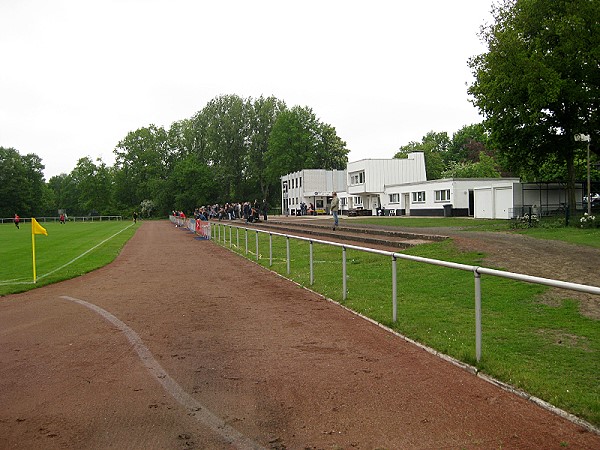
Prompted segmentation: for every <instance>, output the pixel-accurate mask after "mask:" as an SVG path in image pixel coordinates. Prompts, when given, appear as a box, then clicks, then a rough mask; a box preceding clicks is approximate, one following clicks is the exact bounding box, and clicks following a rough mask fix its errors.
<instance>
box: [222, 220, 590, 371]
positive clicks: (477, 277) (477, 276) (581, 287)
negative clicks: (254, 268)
mask: <svg viewBox="0 0 600 450" xmlns="http://www.w3.org/2000/svg"><path fill="white" fill-rule="evenodd" d="M214 228H217V230H216V231H215V230H214ZM226 228H229V247H230V248H231V247H232V246H233V240H232V229H233V228H235V229H236V240H237V248H240V236H239V232H240V229H242V230H244V231H245V247H246V254H248V231H249V228H247V227H240V226H235V225H228V224H221V223H211V236H212V238H213V239H216V240H217V241H218V242H222V243H223V245H226V244H227V233H226ZM221 230H223V233H222V234H221ZM251 230H252V231H254V232H255V233H256V260H257V261H258V259H259V244H258V242H259V239H258V235H259V233H264V234H268V235H269V267H270V266H272V265H273V236H280V237H284V238H285V239H286V265H287V267H286V269H287V274H288V275H289V274H290V272H291V270H290V260H291V258H290V239H296V240H299V241H305V242H308V243H309V246H310V248H309V266H310V285H313V283H314V266H313V244H315V243H316V244H323V245H329V246H333V247H340V248H341V249H342V299H343V300H346V298H347V294H348V290H347V285H346V283H347V279H348V277H347V267H346V266H347V264H346V250H348V249H351V250H358V251H362V252H366V253H374V254H378V255H383V256H387V257H389V258H390V259H391V267H392V280H391V282H392V320H393V321H394V322H396V321H397V319H398V282H397V271H396V262H397V260H398V259H403V260H408V261H413V262H419V263H424V264H431V265H435V266H441V267H447V268H451V269H456V270H462V271H467V272H472V273H473V277H474V285H475V286H474V287H475V353H476V355H475V356H476V358H477V362H479V361H480V360H481V338H482V331H481V275H491V276H495V277H500V278H508V279H511V280H517V281H523V282H526V283H533V284H541V285H545V286H550V287H555V288H561V289H568V290H572V291H579V292H585V293H587V294H595V295H600V287H595V286H588V285H585V284H578V283H571V282H567V281H559V280H552V279H548V278H542V277H535V276H531V275H524V274H520V273H513V272H505V271H502V270H496V269H488V268H486V267H481V266H471V265H467V264H461V263H454V262H449V261H442V260H437V259H431V258H424V257H421V256H413V255H406V254H403V253H396V252H390V251H385V250H377V249H373V248H367V247H360V246H356V245H348V244H340V243H337V242H330V241H323V240H319V239H313V238H307V237H302V236H294V235H290V234H284V233H276V232H273V231H265V230H259V229H256V228H251Z"/></svg>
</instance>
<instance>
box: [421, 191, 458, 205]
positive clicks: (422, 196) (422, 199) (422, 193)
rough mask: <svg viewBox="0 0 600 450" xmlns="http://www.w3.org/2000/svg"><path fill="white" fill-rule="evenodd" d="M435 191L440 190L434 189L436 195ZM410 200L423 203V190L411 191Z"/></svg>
mask: <svg viewBox="0 0 600 450" xmlns="http://www.w3.org/2000/svg"><path fill="white" fill-rule="evenodd" d="M437 192H442V191H436V195H437ZM444 192H445V191H444ZM448 192H450V191H448ZM448 196H450V194H448ZM412 201H413V203H425V191H420V192H413V193H412Z"/></svg>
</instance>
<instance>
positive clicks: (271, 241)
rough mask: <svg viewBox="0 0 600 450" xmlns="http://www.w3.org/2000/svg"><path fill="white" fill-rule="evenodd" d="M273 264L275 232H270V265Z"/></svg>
mask: <svg viewBox="0 0 600 450" xmlns="http://www.w3.org/2000/svg"><path fill="white" fill-rule="evenodd" d="M272 265H273V233H269V267H271V266H272Z"/></svg>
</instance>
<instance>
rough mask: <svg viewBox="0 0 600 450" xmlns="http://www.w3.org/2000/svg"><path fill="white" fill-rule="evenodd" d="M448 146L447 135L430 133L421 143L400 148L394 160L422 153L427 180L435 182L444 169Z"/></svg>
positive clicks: (413, 143) (413, 142)
mask: <svg viewBox="0 0 600 450" xmlns="http://www.w3.org/2000/svg"><path fill="white" fill-rule="evenodd" d="M449 145H450V138H449V137H448V133H446V132H445V131H443V132H435V131H430V132H428V133H427V134H426V135H425V136H423V139H422V140H421V142H416V141H411V142H409V143H408V144H406V145H403V146H402V147H400V149H399V151H398V152H397V153H396V154H395V155H394V158H406V156H407V155H408V153H411V152H423V153H424V156H425V171H426V173H427V179H428V180H437V179H439V178H440V177H441V176H442V172H443V171H444V169H445V161H446V157H447V152H448V146H449Z"/></svg>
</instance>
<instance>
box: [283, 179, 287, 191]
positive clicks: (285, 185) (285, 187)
mask: <svg viewBox="0 0 600 450" xmlns="http://www.w3.org/2000/svg"><path fill="white" fill-rule="evenodd" d="M287 187H288V182H287V180H286V181H284V182H283V193H284V194H287V191H288V189H287Z"/></svg>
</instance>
